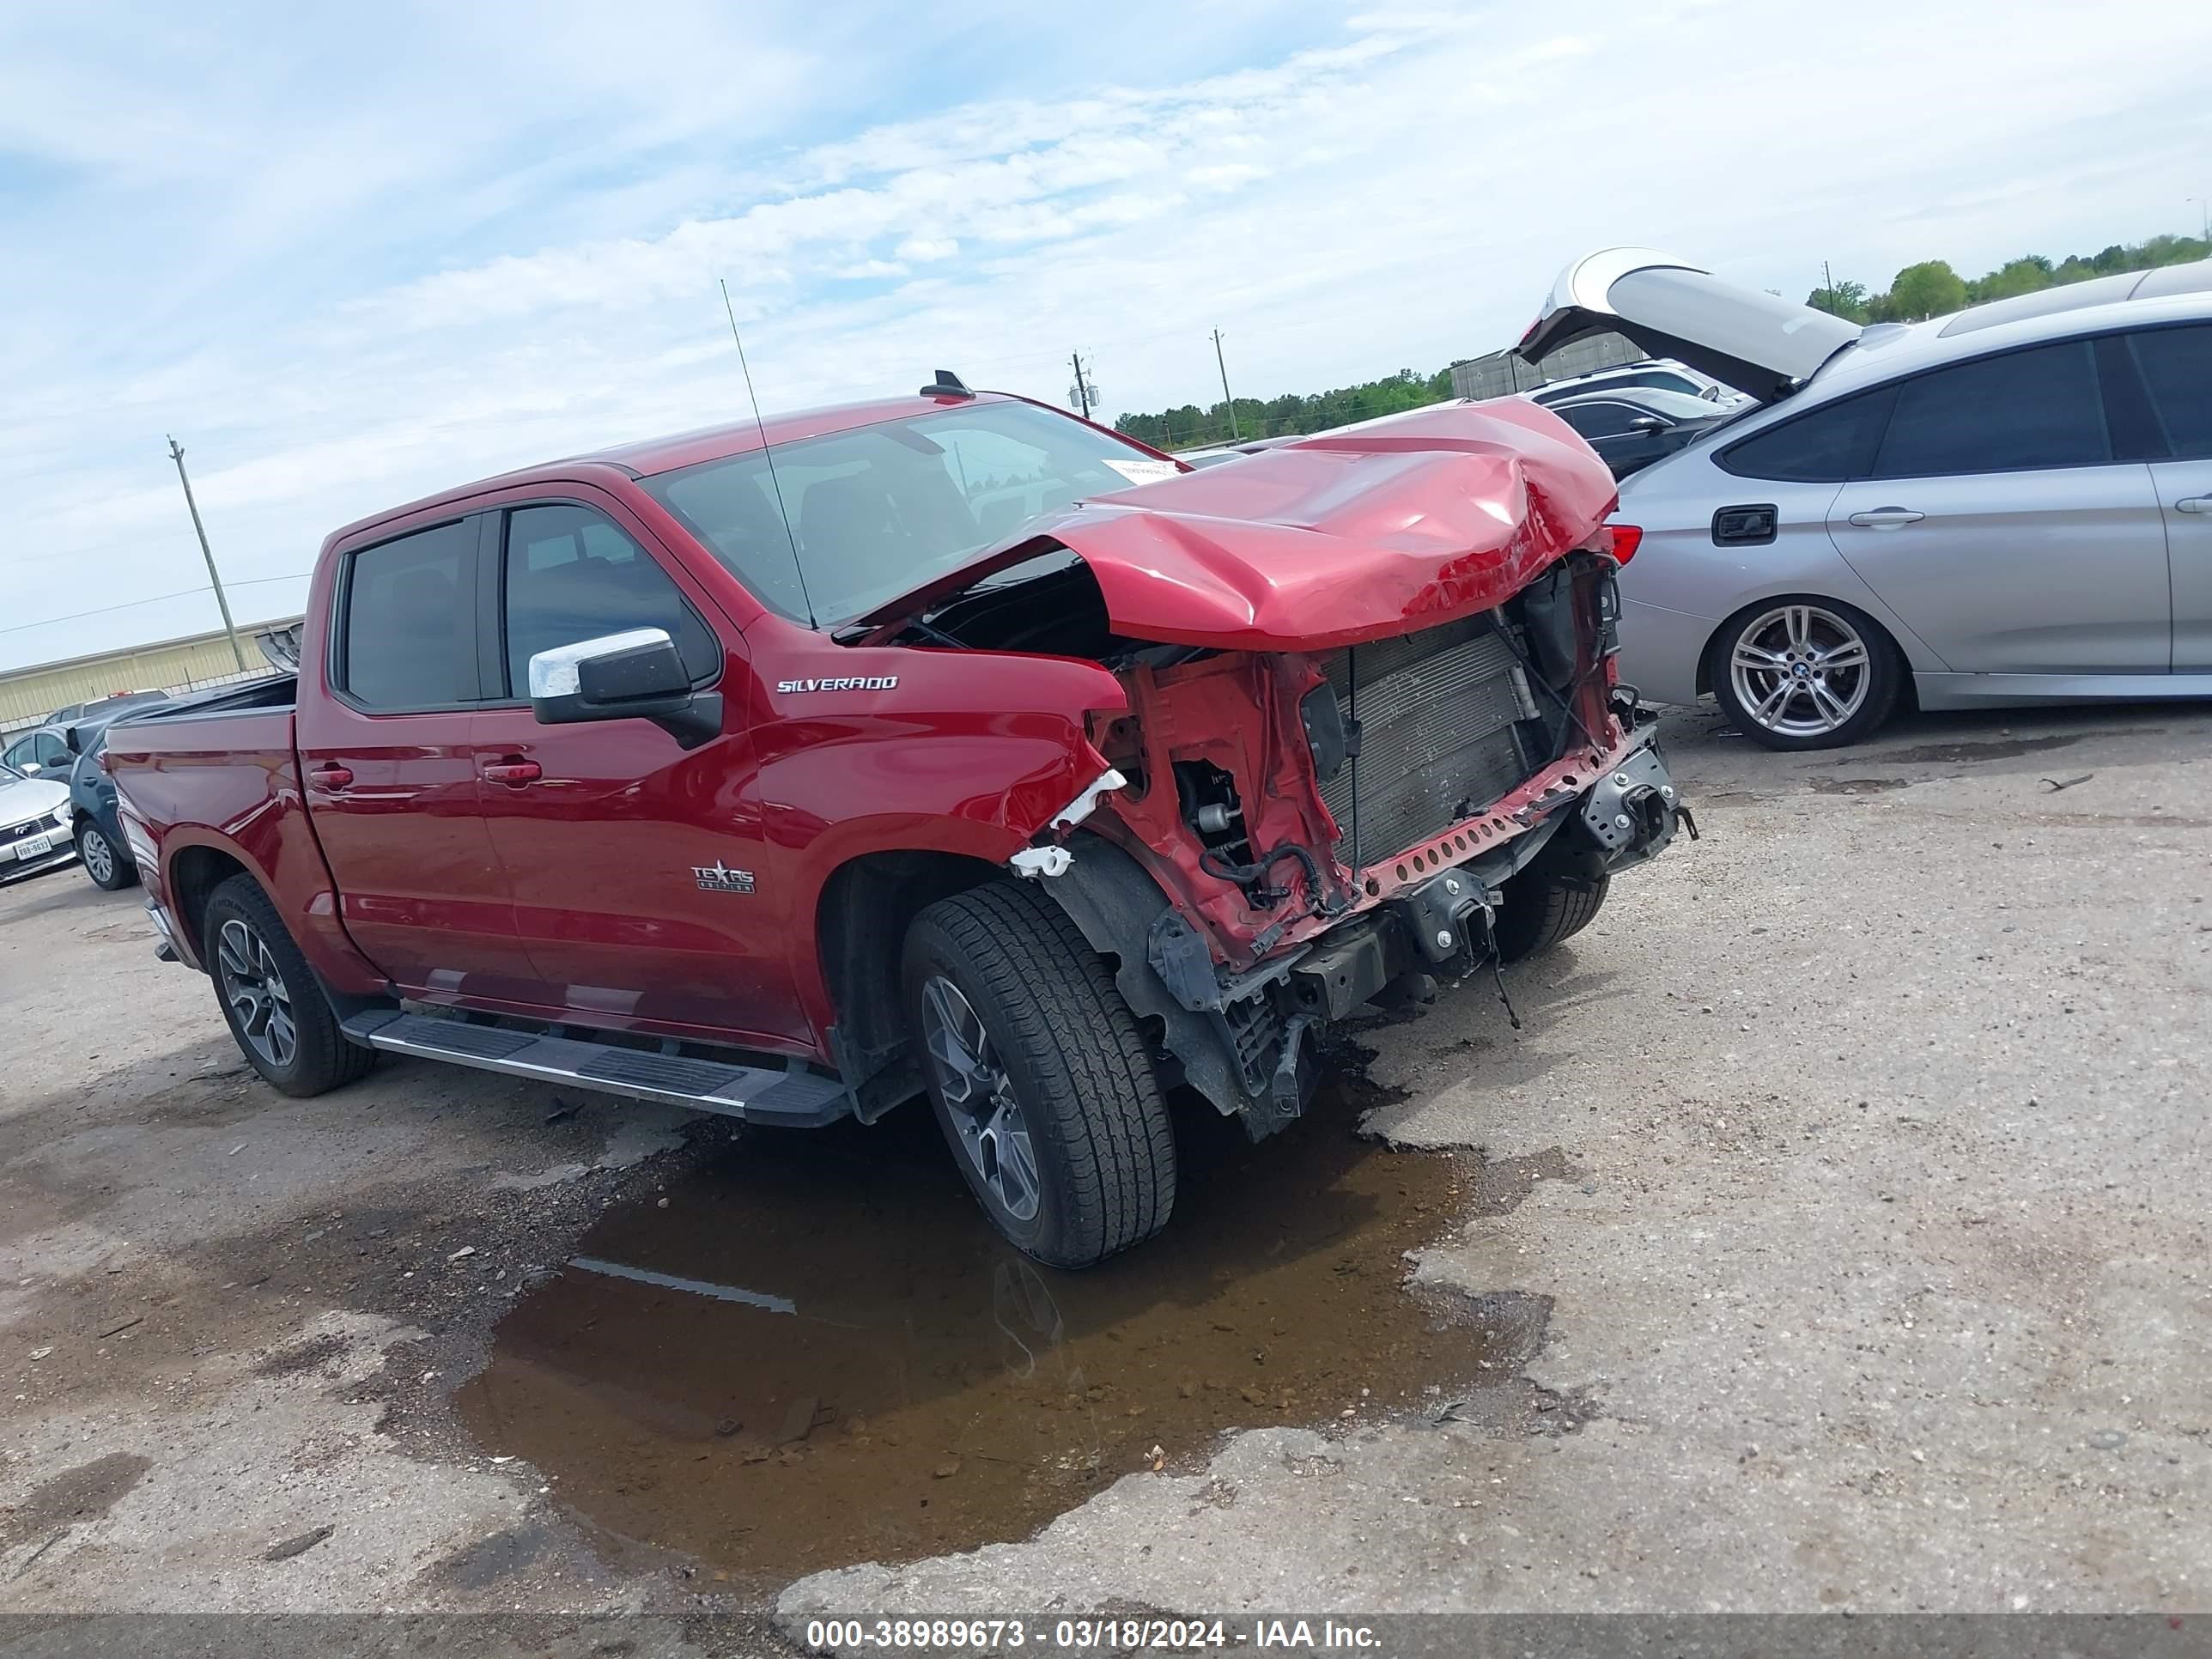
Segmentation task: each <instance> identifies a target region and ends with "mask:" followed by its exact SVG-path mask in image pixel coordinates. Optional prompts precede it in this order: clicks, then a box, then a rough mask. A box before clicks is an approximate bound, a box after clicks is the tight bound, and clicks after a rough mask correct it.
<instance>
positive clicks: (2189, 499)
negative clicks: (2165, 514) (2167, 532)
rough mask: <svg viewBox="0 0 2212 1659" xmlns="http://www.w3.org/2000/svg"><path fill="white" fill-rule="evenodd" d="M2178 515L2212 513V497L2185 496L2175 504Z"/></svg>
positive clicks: (2174, 508) (2174, 507)
mask: <svg viewBox="0 0 2212 1659" xmlns="http://www.w3.org/2000/svg"><path fill="white" fill-rule="evenodd" d="M2173 510H2174V511H2175V512H2177V513H2212V495H2184V496H2183V497H2182V498H2181V499H2180V500H2179V501H2176V502H2175V503H2174V504H2173Z"/></svg>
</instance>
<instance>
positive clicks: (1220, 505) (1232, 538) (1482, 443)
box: [866, 398, 1614, 651]
mask: <svg viewBox="0 0 2212 1659" xmlns="http://www.w3.org/2000/svg"><path fill="white" fill-rule="evenodd" d="M1613 501H1614V487H1613V477H1612V475H1611V473H1610V472H1608V471H1607V469H1606V466H1605V464H1604V463H1603V462H1602V461H1601V460H1599V459H1597V457H1596V455H1595V453H1592V451H1591V450H1590V448H1589V446H1588V445H1587V444H1585V443H1583V441H1582V440H1581V439H1580V438H1579V437H1577V436H1576V435H1575V434H1574V432H1573V431H1572V430H1571V428H1569V427H1568V426H1567V425H1566V423H1565V422H1563V421H1561V420H1560V419H1559V416H1556V415H1553V413H1551V411H1549V410H1546V409H1542V408H1541V407H1539V406H1538V405H1536V404H1532V403H1529V402H1528V401H1526V400H1525V399H1522V398H1504V399H1500V400H1498V401H1497V402H1494V403H1485V404H1437V405H1434V406H1432V407H1431V408H1428V409H1423V410H1414V411H1413V412H1412V413H1410V414H1407V415H1403V416H1396V417H1395V418H1392V419H1389V420H1386V421H1380V422H1369V423H1366V424H1364V425H1362V426H1359V427H1355V428H1346V429H1345V430H1343V431H1340V432H1337V433H1334V434H1323V435H1316V436H1313V437H1310V438H1301V439H1299V440H1297V441H1295V442H1293V443H1288V444H1284V445H1281V446H1280V447H1276V448H1273V449H1268V450H1265V451H1262V452H1261V453H1258V454H1255V455H1251V456H1249V457H1247V458H1246V459H1243V460H1239V461H1235V462H1232V463H1231V464H1229V465H1225V466H1216V467H1208V468H1206V469H1205V470H1204V471H1196V472H1187V473H1182V474H1179V475H1178V476H1176V477H1172V478H1166V479H1163V480H1161V481H1160V482H1158V483H1149V484H1143V485H1139V486H1138V487H1136V488H1134V489H1123V490H1116V491H1115V492H1114V493H1113V494H1111V495H1098V496H1094V497H1092V498H1091V500H1089V501H1084V502H1080V503H1079V504H1077V505H1076V506H1074V507H1071V508H1069V509H1068V510H1067V511H1066V512H1065V513H1059V514H1056V515H1054V516H1053V517H1051V518H1048V519H1047V520H1042V522H1032V523H1030V524H1028V525H1025V526H1024V527H1023V531H1022V534H1021V536H1020V538H1019V539H1018V540H1017V541H1015V542H1012V543H1010V544H1006V545H1003V546H1001V547H999V548H997V549H994V550H987V551H986V552H984V553H982V554H981V555H979V556H978V557H977V558H976V559H975V561H973V562H970V563H969V564H968V565H966V566H965V567H963V568H961V569H959V570H957V571H955V572H952V573H951V574H947V575H944V576H940V577H939V578H938V579H937V580H933V581H932V582H931V583H930V584H929V585H928V586H926V587H923V588H921V589H918V590H916V591H915V592H914V593H911V594H909V595H908V596H907V597H905V598H903V599H899V600H897V601H896V602H894V603H893V604H891V605H885V606H883V607H881V608H880V609H878V611H875V612H874V613H873V614H872V616H871V617H868V618H867V619H866V620H867V621H869V622H871V623H886V622H890V621H896V620H899V619H902V618H905V617H912V616H915V615H917V614H919V613H921V612H922V611H927V610H928V609H929V608H931V607H932V606H933V605H936V604H937V603H939V601H940V600H942V599H946V598H949V597H951V595H952V594H954V593H956V592H959V591H960V590H962V589H963V588H966V587H968V586H972V585H973V584H974V583H975V582H976V581H978V580H981V579H982V578H983V577H984V576H986V575H988V574H991V573H992V572H994V571H995V570H1000V569H1003V568H1006V567H1007V566H1009V565H1012V564H1015V563H1018V562H1021V561H1022V560H1024V559H1027V558H1030V557H1032V556H1035V555H1036V553H1037V552H1039V551H1040V550H1042V549H1044V548H1049V547H1050V546H1052V545H1054V544H1058V545H1060V546H1063V547H1066V549H1068V550H1070V551H1071V552H1073V553H1074V554H1076V555H1077V556H1079V557H1080V558H1081V559H1082V560H1083V562H1085V564H1087V565H1088V566H1090V568H1091V573H1092V574H1093V575H1094V576H1095V577H1096V578H1097V582H1098V586H1099V589H1100V591H1101V592H1102V593H1103V595H1104V596H1105V600H1106V611H1107V615H1108V617H1109V618H1110V619H1111V622H1112V624H1113V627H1114V630H1115V632H1116V633H1117V634H1121V635H1125V636H1127V637H1129V638H1133V639H1142V640H1158V641H1164V642H1165V643H1169V644H1181V645H1200V646H1212V647H1218V648H1220V649H1224V650H1251V651H1261V650H1304V651H1314V650H1323V649H1328V648H1330V647H1336V646H1342V645H1352V644H1357V643H1358V642H1359V641H1363V640H1371V639H1379V638H1383V637H1385V636H1388V635H1395V634H1405V633H1409V632H1412V631H1413V630H1414V629H1421V628H1430V627H1434V626H1436V625H1437V624H1439V623H1447V622H1452V621H1455V620H1456V619H1458V618H1459V617H1465V616H1469V615H1472V614H1474V612H1476V611H1486V610H1488V609H1490V608H1491V607H1492V606H1493V605H1499V604H1502V603H1504V601H1505V600H1506V599H1510V598H1511V597H1512V596H1513V595H1514V594H1515V593H1516V592H1519V591H1520V590H1521V589H1522V587H1524V586H1527V585H1528V582H1529V581H1530V580H1532V579H1534V577H1535V576H1536V575H1537V574H1539V573H1540V572H1541V570H1542V569H1543V568H1544V567H1545V566H1547V565H1548V564H1550V563H1551V562H1553V560H1555V559H1557V558H1558V557H1559V556H1560V555H1561V554H1563V553H1565V552H1567V551H1569V550H1571V549H1573V548H1576V547H1580V546H1583V545H1585V544H1588V543H1589V542H1590V541H1591V539H1592V538H1593V537H1594V536H1595V533H1596V532H1597V530H1598V526H1600V525H1601V524H1602V523H1603V522H1604V520H1605V517H1606V515H1607V513H1610V512H1611V511H1612V510H1613Z"/></svg>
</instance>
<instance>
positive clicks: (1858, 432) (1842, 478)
mask: <svg viewBox="0 0 2212 1659" xmlns="http://www.w3.org/2000/svg"><path fill="white" fill-rule="evenodd" d="M1893 395H1894V394H1893V392H1892V391H1891V390H1890V388H1888V387H1884V388H1883V389H1881V391H1879V392H1861V393H1860V394H1859V395H1858V396H1857V397H1856V398H1838V400H1837V401H1836V402H1834V403H1832V404H1823V405H1822V406H1821V407H1820V408H1819V409H1816V410H1813V411H1812V412H1811V413H1809V414H1806V415H1800V416H1798V417H1797V418H1796V420H1794V421H1784V422H1782V423H1781V424H1780V425H1778V426H1771V427H1768V428H1766V429H1765V431H1764V432H1760V433H1758V434H1755V435H1753V436H1752V437H1749V438H1746V439H1745V440H1744V441H1742V442H1741V443H1737V444H1731V445H1729V447H1727V448H1726V449H1724V450H1723V451H1722V452H1721V453H1720V454H1719V455H1718V456H1717V457H1716V458H1715V459H1717V461H1718V462H1719V464H1720V466H1721V469H1722V471H1726V472H1733V473H1735V475H1736V476H1737V477H1740V478H1772V479H1776V480H1778V481H1779V482H1782V483H1844V482H1846V481H1847V480H1849V479H1852V478H1863V477H1866V475H1867V470H1868V468H1869V466H1870V465H1872V464H1873V461H1874V454H1875V446H1876V445H1878V444H1880V443H1881V435H1882V428H1883V426H1884V424H1885V423H1886V422H1887V421H1888V419H1889V405H1890V399H1891V398H1892V397H1893Z"/></svg>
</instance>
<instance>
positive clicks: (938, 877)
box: [814, 852, 1006, 1120]
mask: <svg viewBox="0 0 2212 1659" xmlns="http://www.w3.org/2000/svg"><path fill="white" fill-rule="evenodd" d="M1005 879H1006V872H1004V871H1002V870H1001V869H1000V868H999V866H997V865H995V864H992V863H989V862H988V861H987V860H982V859H975V858H967V857H963V856H962V855H960V854H954V853H918V852H897V853H868V854H863V855H862V856H860V857H859V858H856V859H854V860H850V861H849V862H848V863H845V864H841V865H839V866H837V868H836V870H834V871H832V872H830V876H829V880H828V881H827V882H825V883H823V887H822V897H821V901H820V902H819V903H818V904H817V906H816V907H815V913H814V939H815V947H816V950H817V952H818V953H819V956H820V960H821V963H822V975H823V979H824V980H825V981H827V982H828V985H829V1000H830V1006H832V1007H833V1008H834V1009H835V1011H836V1026H835V1028H834V1048H835V1053H836V1060H837V1066H838V1069H839V1071H840V1072H842V1073H843V1074H844V1078H845V1084H846V1086H847V1087H848V1088H849V1089H851V1090H853V1091H854V1095H855V1097H857V1098H858V1099H859V1100H860V1103H861V1112H860V1115H861V1117H862V1118H863V1119H864V1120H866V1119H868V1118H872V1117H873V1116H875V1115H877V1114H878V1113H879V1112H881V1111H884V1110H885V1109H888V1108H889V1107H890V1106H892V1105H894V1104H896V1103H897V1102H898V1101H900V1100H902V1099H904V1098H905V1097H906V1096H907V1095H908V1094H910V1093H912V1092H913V1091H914V1090H915V1088H918V1087H919V1086H920V1082H921V1073H920V1072H919V1070H918V1069H917V1068H916V1067H915V1065H914V1061H913V1056H912V1055H910V1054H908V1052H907V1047H908V1045H907V1033H906V1020H905V1018H904V1016H903V1015H902V1012H900V1008H899V967H900V959H901V957H902V955H903V953H904V947H905V945H906V934H907V929H908V927H912V926H913V925H914V919H915V917H916V916H918V915H921V913H922V912H923V911H924V910H926V909H927V908H929V907H930V906H931V905H933V904H934V903H936V902H937V901H938V900H939V899H941V898H950V897H951V896H952V895H953V894H955V893H961V892H965V891H967V890H968V889H969V888H971V887H980V886H981V885H982V884H984V883H985V882H987V881H1000V880H1005ZM864 1085H866V1092H863V1088H864Z"/></svg>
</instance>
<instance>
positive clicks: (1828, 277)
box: [1820, 259, 1836, 311]
mask: <svg viewBox="0 0 2212 1659" xmlns="http://www.w3.org/2000/svg"><path fill="white" fill-rule="evenodd" d="M1820 279H1821V281H1823V282H1825V283H1827V285H1828V309H1829V310H1830V311H1833V310H1835V308H1836V273H1835V272H1834V271H1832V270H1829V269H1828V262H1827V261H1826V259H1823V260H1821V261H1820Z"/></svg>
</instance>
